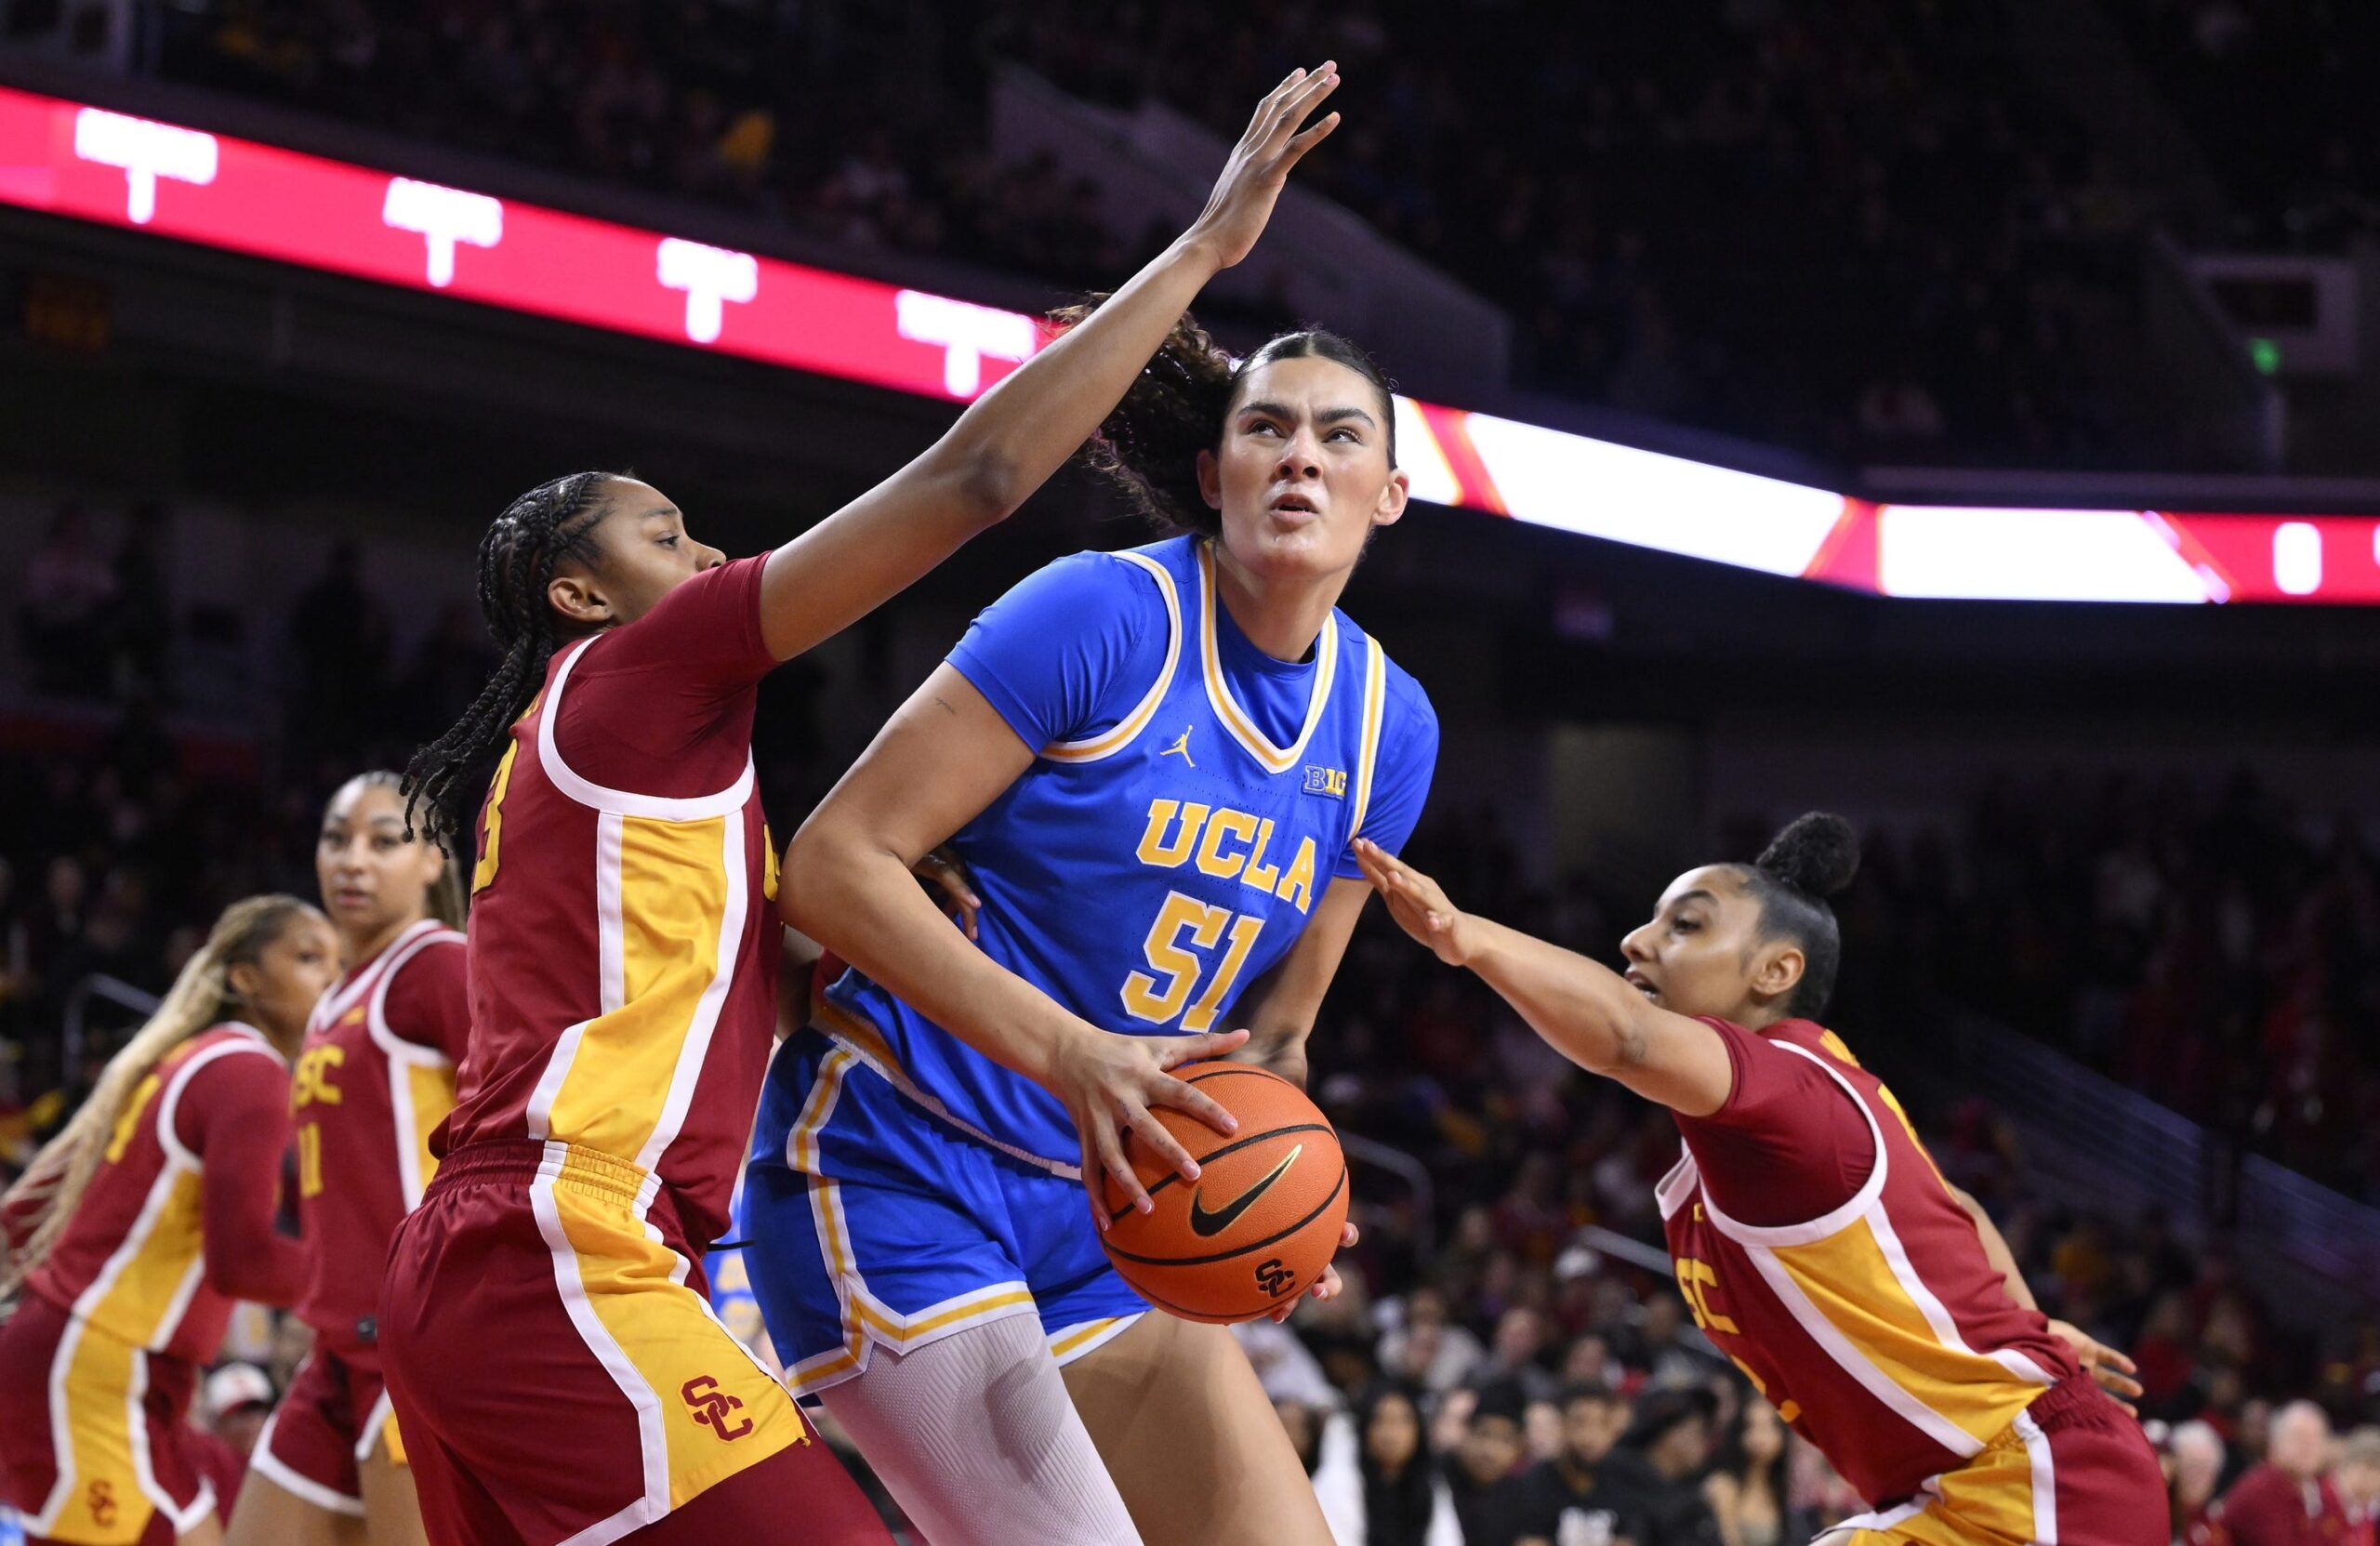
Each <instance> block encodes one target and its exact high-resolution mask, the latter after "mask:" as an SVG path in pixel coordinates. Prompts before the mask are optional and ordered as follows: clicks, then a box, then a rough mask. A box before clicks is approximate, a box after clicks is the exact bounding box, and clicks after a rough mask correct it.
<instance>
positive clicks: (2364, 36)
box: [2107, 0, 2380, 252]
mask: <svg viewBox="0 0 2380 1546" xmlns="http://www.w3.org/2000/svg"><path fill="white" fill-rule="evenodd" d="M2107 8H2108V10H2109V12H2110V13H2111V14H2112V15H2113V16H2114V17H2115V18H2116V19H2117V20H2118V21H2119V23H2120V24H2121V25H2122V28H2123V30H2124V33H2125V34H2126V37H2127V40H2128V41H2129V42H2130V44H2131V46H2132V52H2133V56H2134V58H2135V59H2137V60H2139V61H2140V63H2141V64H2142V66H2143V67H2144V68H2146V69H2147V70H2148V71H2149V73H2150V74H2151V76H2152V77H2153V78H2154V79H2155V80H2156V82H2157V85H2158V86H2159V89H2160V90H2161V91H2162V94H2163V95H2164V97H2165V98H2166V99H2167V100H2169V101H2170V102H2171V103H2172V104H2173V105H2174V107H2175V109H2176V110H2177V111H2178V112H2179V113H2180V116H2181V119H2182V122H2183V124H2184V126H2186V127H2187V128H2188V130H2190V131H2191V133H2192V135H2193V138H2194V139H2195V140H2196V143H2197V145H2198V148H2199V150H2200V151H2201V152H2202V153H2203V154H2204V156H2205V158H2206V161H2207V164H2208V165H2209V166H2210V167H2211V168H2212V169H2213V170H2214V172H2215V176H2216V178H2218V179H2219V181H2220V182H2221V184H2222V187H2223V192H2224V193H2225V195H2226V197H2227V199H2228V203H2229V205H2230V219H2229V221H2228V224H2227V225H2225V226H2223V227H2221V228H2219V229H2216V230H2214V231H2203V232H2196V233H2194V234H2197V235H2199V236H2201V237H2202V238H2203V239H2206V240H2210V241H2214V242H2218V243H2223V244H2238V245H2241V246H2248V247H2254V248H2271V247H2276V246H2280V247H2289V248H2294V249H2298V250H2304V251H2313V252H2335V251H2338V250H2340V249H2342V248H2343V247H2344V246H2345V245H2346V244H2347V243H2348V242H2350V241H2351V240H2353V239H2354V238H2356V237H2358V236H2369V235H2372V234H2373V233H2375V232H2380V149H2375V147H2380V104H2375V103H2374V101H2373V93H2372V91H2371V89H2370V85H2369V82H2370V74H2371V67H2372V60H2373V59H2374V58H2375V57H2380V53H2375V50H2380V13H2375V12H2374V11H2373V7H2370V6H2365V5H2359V4H2357V3H2356V0H2107Z"/></svg>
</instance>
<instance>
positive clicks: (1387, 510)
mask: <svg viewBox="0 0 2380 1546" xmlns="http://www.w3.org/2000/svg"><path fill="white" fill-rule="evenodd" d="M1412 496H1413V479H1412V477H1411V476H1410V475H1409V474H1408V473H1407V472H1406V470H1405V469H1403V468H1401V467H1400V468H1395V469H1392V470H1391V471H1390V472H1389V475H1388V482H1386V483H1384V484H1382V487H1381V491H1380V503H1378V504H1377V505H1374V506H1373V507H1372V524H1373V525H1375V526H1394V525H1395V524H1396V523H1397V522H1399V521H1402V520H1404V519H1405V502H1406V501H1407V500H1408V499H1410V498H1411V497H1412Z"/></svg>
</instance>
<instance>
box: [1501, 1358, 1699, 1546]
mask: <svg viewBox="0 0 2380 1546" xmlns="http://www.w3.org/2000/svg"><path fill="white" fill-rule="evenodd" d="M1627 1422H1628V1404H1627V1403H1626V1402H1625V1401H1623V1400H1621V1399H1620V1396H1619V1395H1618V1394H1616V1393H1615V1392H1613V1391H1611V1390H1609V1389H1607V1388H1606V1387H1605V1386H1602V1385H1572V1386H1569V1387H1567V1389H1565V1390H1564V1391H1563V1393H1562V1448H1561V1452H1560V1453H1559V1454H1557V1455H1555V1456H1554V1458H1552V1459H1551V1460H1541V1461H1540V1462H1539V1463H1538V1464H1536V1465H1534V1466H1531V1467H1530V1468H1529V1469H1528V1470H1527V1471H1526V1472H1524V1473H1522V1474H1521V1477H1520V1479H1519V1480H1518V1481H1517V1482H1516V1483H1515V1484H1514V1515H1515V1518H1516V1521H1517V1524H1518V1526H1519V1535H1518V1538H1517V1539H1518V1542H1519V1546H1615V1543H1618V1542H1623V1541H1625V1542H1629V1543H1631V1546H1643V1541H1642V1536H1641V1526H1639V1525H1638V1524H1637V1523H1636V1522H1635V1521H1634V1520H1633V1519H1631V1518H1629V1517H1627V1516H1626V1515H1624V1514H1622V1513H1620V1512H1619V1509H1618V1506H1617V1504H1616V1502H1615V1500H1613V1499H1612V1497H1611V1496H1610V1495H1609V1489H1607V1487H1605V1486H1604V1485H1603V1481H1602V1472H1603V1465H1604V1460H1605V1459H1606V1457H1607V1456H1608V1455H1609V1454H1610V1453H1611V1448H1612V1446H1613V1445H1614V1444H1615V1443H1617V1442H1618V1441H1619V1439H1620V1430H1621V1429H1622V1428H1624V1427H1625V1426H1626V1425H1627ZM1729 1546H1739V1543H1735V1542H1730V1543H1729Z"/></svg>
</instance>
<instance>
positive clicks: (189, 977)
mask: <svg viewBox="0 0 2380 1546" xmlns="http://www.w3.org/2000/svg"><path fill="white" fill-rule="evenodd" d="M313 910H314V908H313V905H311V903H307V902H301V901H299V900H298V898H297V897H294V896H284V895H279V894H274V895H269V896H251V897H248V898H246V899H245V900H243V901H239V902H234V903H232V904H231V905H230V906H229V907H226V908H224V909H223V916H222V917H220V918H217V919H216V920H215V928H214V931H213V932H210V933H209V934H208V935H207V936H206V943H205V945H202V946H201V947H200V948H199V951H198V954H196V955H194V956H192V958H190V964H189V965H187V966H185V967H183V968H182V971H181V975H180V976H179V977H177V978H175V979H174V985H173V987H172V988H171V989H170V990H168V991H167V993H166V994H165V1002H163V1003H161V1004H159V1005H158V1006H157V1012H156V1013H154V1014H152V1015H151V1016H150V1017H149V1023H148V1024H145V1025H143V1026H141V1027H140V1028H139V1030H137V1031H135V1032H134V1033H133V1034H132V1039H131V1040H130V1041H127V1042H126V1043H125V1045H124V1049H123V1050H121V1051H119V1052H117V1053H116V1055H115V1056H113V1057H112V1058H110V1059H109V1060H108V1065H107V1067H106V1068H105V1069H104V1070H102V1071H101V1072H100V1074H99V1083H98V1084H96V1085H95V1086H93V1087H92V1090H91V1093H90V1095H89V1096H88V1097H87V1098H86V1100H85V1101H84V1102H83V1105H82V1109H81V1110H79V1111H77V1112H75V1113H74V1115H73V1118H72V1119H70V1120H69V1121H68V1122H67V1124H66V1126H65V1128H64V1129H63V1130H61V1131H59V1134H58V1136H57V1137H55V1138H53V1139H51V1140H50V1141H49V1142H48V1143H45V1144H43V1145H42V1149H41V1152H40V1153H39V1154H37V1155H35V1156H33V1164H32V1165H31V1166H29V1167H27V1168H26V1170H25V1173H24V1174H23V1175H21V1176H20V1177H19V1178H18V1179H17V1183H16V1184H15V1185H13V1186H11V1187H9V1188H8V1190H7V1193H6V1194H5V1195H0V1218H5V1219H7V1221H8V1222H9V1225H10V1227H9V1228H8V1229H7V1230H5V1231H0V1297H6V1296H7V1295H8V1294H11V1293H14V1292H15V1291H16V1289H17V1288H18V1287H19V1286H20V1284H22V1283H23V1282H24V1280H25V1279H26V1278H27V1277H28V1276H30V1275H32V1273H33V1269H34V1268H36V1267H38V1266H40V1265H41V1263H42V1262H43V1260H44V1259H45V1258H46V1257H47V1256H48V1255H49V1252H50V1249H51V1248H52V1247H54V1246H55V1245H57V1244H58V1237H59V1235H63V1234H64V1233H65V1232H66V1226H67V1225H68V1224H69V1223H70V1222H73V1218H74V1209H76V1208H77V1207H78V1206H79V1205H80V1204H81V1203H82V1201H83V1194H84V1193H85V1192H86V1191H88V1190H89V1189H90V1185H91V1177H92V1176H93V1175H95V1174H97V1173H98V1171H99V1161H100V1159H101V1158H102V1157H103V1156H105V1155H106V1153H107V1148H108V1144H109V1143H110V1141H111V1139H112V1135H113V1134H114V1131H115V1127H116V1124H117V1123H118V1122H120V1121H122V1120H123V1119H124V1117H125V1114H126V1108H127V1107H128V1106H129V1105H130V1103H131V1101H132V1097H133V1093H134V1091H136V1090H139V1087H140V1081H141V1080H143V1079H145V1078H147V1077H149V1075H150V1074H151V1073H152V1071H153V1070H154V1069H155V1068H156V1066H157V1064H159V1063H161V1062H163V1061H164V1060H165V1056H166V1055H167V1054H168V1053H170V1052H172V1051H173V1050H174V1049H175V1048H177V1047H179V1046H180V1045H181V1044H182V1043H183V1042H185V1041H188V1040H189V1039H190V1038H191V1037H194V1036H196V1035H198V1034H199V1033H200V1032H201V1031H204V1030H206V1029H208V1028H210V1027H212V1026H215V1025H218V1024H222V1023H223V1022H224V1021H226V1020H231V1019H236V1018H237V1017H238V1013H239V1009H240V996H239V994H238V993H237V992H236V991H234V990H233V988H232V987H231V968H233V967H234V966H238V965H240V964H242V963H243V962H245V963H247V964H249V965H254V964H256V962H257V961H258V959H259V958H261V957H262V956H263V954H264V952H265V948H266V946H268V945H271V944H272V943H273V942H274V941H275V940H277V939H279V938H280V937H281V935H282V932H283V931H284V930H285V929H287V928H288V927H289V924H290V921H291V920H292V919H293V918H299V917H302V916H303V915H305V914H308V913H311V912H312V911H313ZM11 1238H20V1239H22V1240H23V1242H24V1243H23V1245H21V1246H18V1247H15V1248H13V1249H12V1248H11V1246H10V1245H9V1240H10V1239H11Z"/></svg>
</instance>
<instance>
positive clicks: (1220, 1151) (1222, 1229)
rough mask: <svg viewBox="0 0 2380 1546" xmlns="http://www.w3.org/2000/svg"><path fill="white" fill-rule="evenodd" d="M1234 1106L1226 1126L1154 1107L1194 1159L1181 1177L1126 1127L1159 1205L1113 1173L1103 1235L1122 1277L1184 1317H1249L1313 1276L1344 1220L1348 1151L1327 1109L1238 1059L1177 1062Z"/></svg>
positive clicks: (1191, 1080)
mask: <svg viewBox="0 0 2380 1546" xmlns="http://www.w3.org/2000/svg"><path fill="white" fill-rule="evenodd" d="M1175 1072H1176V1073H1177V1074H1178V1075H1179V1076H1180V1077H1181V1078H1182V1079H1183V1081H1184V1082H1185V1083H1188V1084H1193V1085H1196V1086H1197V1087H1198V1089H1199V1090H1200V1092H1201V1093H1203V1094H1205V1095H1207V1096H1209V1097H1210V1098H1211V1099H1212V1100H1214V1101H1215V1102H1216V1103H1218V1104H1219V1105H1221V1106H1222V1107H1223V1109H1224V1110H1225V1111H1228V1112H1230V1113H1231V1114H1232V1115H1233V1116H1234V1117H1237V1118H1239V1131H1238V1132H1237V1133H1236V1134H1234V1135H1233V1136H1231V1137H1229V1138H1226V1137H1224V1136H1223V1134H1222V1133H1219V1132H1217V1131H1215V1130H1214V1129H1212V1128H1210V1127H1209V1126H1207V1124H1206V1123H1204V1122H1201V1121H1199V1120H1198V1119H1197V1117H1192V1116H1189V1115H1188V1114H1186V1113H1184V1112H1179V1111H1172V1110H1168V1109H1163V1108H1160V1109H1158V1110H1157V1113H1156V1116H1157V1120H1158V1121H1159V1122H1162V1123H1163V1124H1164V1125H1165V1129H1166V1130H1167V1131H1168V1132H1170V1133H1171V1134H1173V1136H1174V1137H1175V1138H1176V1139H1177V1140H1179V1141H1180V1143H1182V1146H1183V1148H1185V1149H1187V1150H1189V1151H1190V1157H1191V1158H1193V1159H1195V1160H1197V1162H1198V1169H1199V1170H1200V1172H1201V1173H1200V1175H1199V1178H1198V1179H1197V1181H1195V1182H1188V1181H1184V1180H1183V1179H1182V1176H1181V1173H1180V1172H1178V1171H1176V1170H1175V1169H1172V1168H1171V1167H1170V1166H1168V1165H1167V1164H1166V1163H1165V1162H1164V1161H1163V1160H1161V1159H1159V1158H1158V1157H1157V1156H1156V1155H1154V1154H1152V1153H1151V1152H1150V1151H1149V1147H1148V1145H1147V1144H1145V1143H1138V1142H1136V1141H1134V1139H1133V1138H1132V1136H1131V1134H1130V1133H1127V1134H1126V1135H1125V1148H1124V1154H1125V1157H1126V1158H1127V1159H1128V1160H1130V1161H1131V1166H1132V1169H1133V1171H1134V1173H1135V1174H1137V1175H1138V1176H1139V1177H1140V1179H1141V1184H1142V1185H1143V1186H1145V1187H1146V1188H1148V1194H1149V1200H1150V1201H1151V1202H1153V1203H1155V1204H1156V1205H1157V1206H1156V1208H1155V1209H1153V1210H1152V1211H1150V1212H1148V1213H1140V1212H1136V1211H1134V1209H1133V1208H1132V1206H1131V1203H1130V1202H1128V1201H1127V1200H1126V1199H1125V1197H1124V1195H1123V1192H1122V1190H1121V1188H1120V1187H1118V1186H1117V1183H1116V1182H1115V1180H1114V1179H1113V1178H1112V1177H1111V1178H1109V1179H1108V1181H1107V1182H1106V1188H1107V1190H1106V1201H1107V1207H1108V1209H1109V1211H1110V1212H1111V1213H1112V1214H1113V1215H1114V1217H1115V1222H1114V1224H1113V1226H1112V1227H1110V1228H1109V1230H1108V1231H1107V1235H1106V1238H1105V1239H1104V1241H1103V1242H1102V1244H1104V1246H1105V1247H1106V1248H1107V1259H1108V1260H1109V1261H1111V1262H1114V1263H1115V1264H1116V1271H1117V1273H1118V1274H1119V1275H1122V1277H1123V1279H1124V1281H1125V1282H1127V1283H1130V1284H1131V1286H1132V1287H1133V1288H1135V1289H1137V1290H1138V1291H1139V1292H1140V1294H1141V1296H1142V1297H1143V1298H1144V1299H1146V1300H1147V1301H1148V1302H1150V1303H1152V1304H1154V1305H1156V1306H1157V1308H1158V1309H1160V1310H1166V1311H1170V1312H1171V1313H1172V1314H1174V1315H1180V1316H1181V1317H1182V1318H1183V1319H1184V1320H1197V1321H1214V1322H1219V1323H1225V1324H1227V1323H1230V1322H1233V1321H1243V1320H1254V1319H1255V1318H1256V1317H1257V1316H1259V1315H1264V1314H1265V1313H1266V1312H1268V1311H1271V1310H1276V1309H1278V1308H1279V1307H1280V1306H1282V1305H1283V1304H1287V1303H1289V1302H1293V1301H1294V1300H1295V1299H1296V1298H1297V1297H1298V1296H1299V1295H1300V1294H1302V1293H1304V1292H1305V1291H1306V1290H1307V1289H1308V1288H1313V1287H1314V1285H1315V1283H1316V1280H1318V1279H1319V1278H1320V1277H1321V1276H1322V1271H1323V1269H1324V1268H1325V1267H1327V1266H1329V1263H1330V1258H1331V1257H1332V1255H1333V1254H1335V1253H1336V1252H1337V1251H1338V1249H1339V1232H1340V1229H1341V1228H1342V1226H1343V1225H1344V1224H1345V1223H1346V1222H1347V1161H1346V1156H1343V1155H1342V1154H1341V1153H1340V1151H1339V1134H1338V1133H1337V1132H1336V1131H1335V1130H1332V1128H1331V1126H1330V1121H1329V1118H1328V1117H1324V1116H1323V1115H1322V1112H1321V1111H1320V1109H1319V1108H1317V1107H1316V1105H1315V1103H1313V1102H1312V1101H1310V1100H1308V1099H1306V1095H1305V1091H1304V1090H1300V1089H1299V1088H1298V1087H1297V1086H1296V1085H1294V1084H1291V1083H1290V1082H1289V1080H1287V1079H1285V1078H1283V1077H1280V1076H1279V1075H1278V1074H1274V1073H1270V1072H1267V1071H1266V1070H1264V1069H1262V1068H1258V1067H1255V1066H1253V1065H1252V1064H1245V1063H1194V1064H1187V1065H1185V1066H1183V1067H1182V1068H1180V1069H1177V1070H1176V1071H1175Z"/></svg>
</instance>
